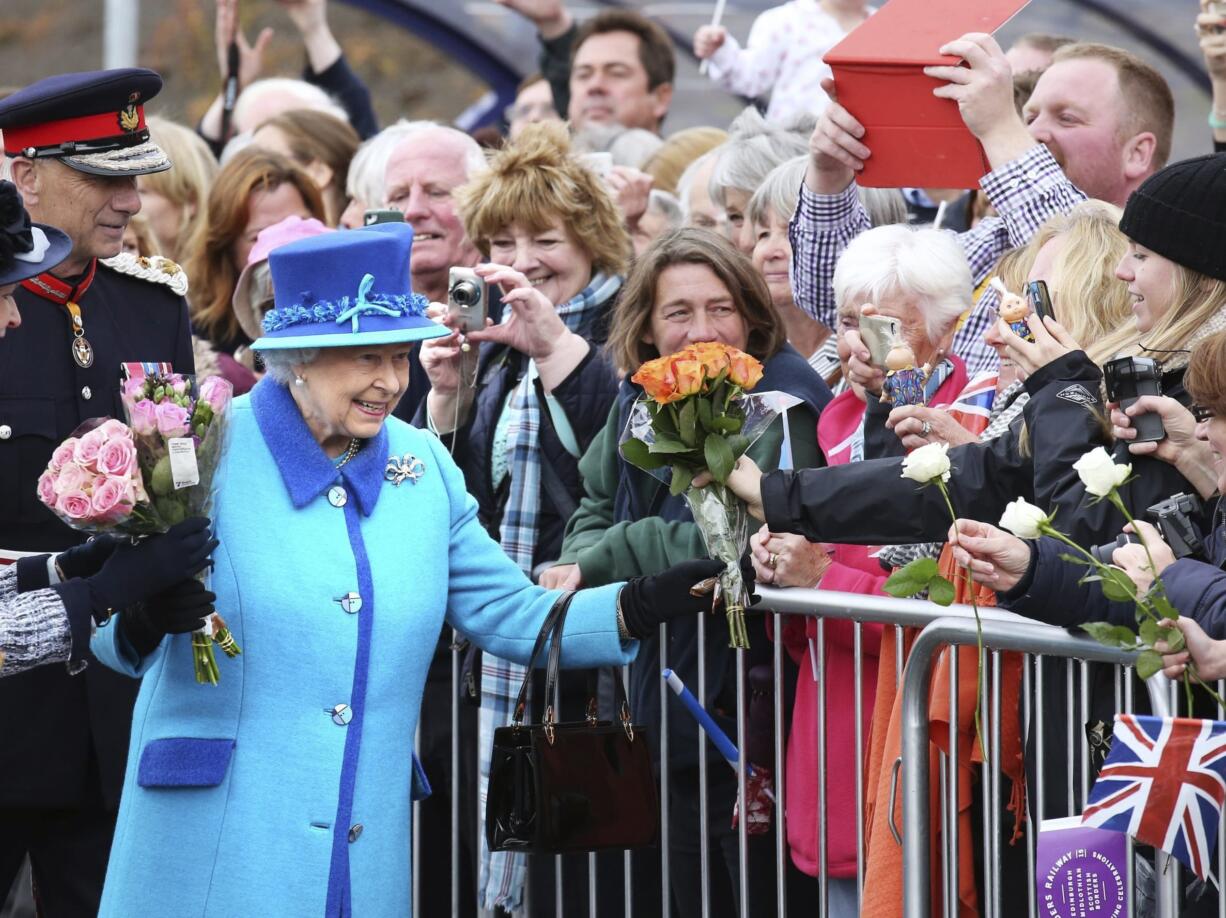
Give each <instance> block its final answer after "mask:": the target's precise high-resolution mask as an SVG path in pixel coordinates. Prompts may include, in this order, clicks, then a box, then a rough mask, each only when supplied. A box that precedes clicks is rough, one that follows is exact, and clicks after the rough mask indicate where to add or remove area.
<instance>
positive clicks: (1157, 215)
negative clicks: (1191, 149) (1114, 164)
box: [1120, 153, 1226, 280]
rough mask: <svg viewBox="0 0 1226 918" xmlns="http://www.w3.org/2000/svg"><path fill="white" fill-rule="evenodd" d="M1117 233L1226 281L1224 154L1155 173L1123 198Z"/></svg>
mask: <svg viewBox="0 0 1226 918" xmlns="http://www.w3.org/2000/svg"><path fill="white" fill-rule="evenodd" d="M1120 232H1122V233H1123V234H1124V235H1126V236H1127V237H1128V238H1129V239H1131V240H1133V241H1134V242H1139V243H1140V244H1141V245H1143V246H1145V247H1146V248H1147V249H1152V250H1153V251H1155V252H1157V253H1158V254H1159V255H1162V256H1163V257H1165V258H1169V259H1170V260H1171V261H1173V262H1175V263H1176V264H1179V265H1183V266H1184V267H1185V268H1191V269H1192V270H1193V271H1199V272H1200V273H1201V274H1207V275H1208V276H1209V277H1216V278H1217V279H1218V280H1226V245H1224V244H1223V242H1222V240H1223V238H1226V153H1213V154H1210V155H1208V156H1197V157H1195V158H1193V159H1185V160H1182V161H1180V162H1177V163H1172V164H1171V165H1169V166H1167V167H1166V168H1165V169H1161V170H1159V171H1158V172H1155V173H1154V174H1153V175H1151V176H1150V177H1149V178H1147V179H1146V180H1145V181H1144V182H1143V183H1142V184H1141V187H1140V188H1138V189H1137V190H1136V191H1134V192H1133V193H1132V197H1130V198H1129V199H1128V203H1127V204H1126V205H1125V206H1124V216H1123V217H1122V218H1121V219H1120Z"/></svg>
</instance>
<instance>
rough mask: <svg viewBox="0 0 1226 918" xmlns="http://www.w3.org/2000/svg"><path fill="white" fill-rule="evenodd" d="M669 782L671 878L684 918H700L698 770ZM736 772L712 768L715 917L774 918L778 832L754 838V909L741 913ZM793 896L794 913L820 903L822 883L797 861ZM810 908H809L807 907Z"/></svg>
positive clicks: (790, 876) (791, 873)
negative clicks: (804, 871)
mask: <svg viewBox="0 0 1226 918" xmlns="http://www.w3.org/2000/svg"><path fill="white" fill-rule="evenodd" d="M669 777H670V781H669V795H670V796H669V815H670V820H671V821H670V824H669V832H670V835H669V874H670V880H671V885H672V891H673V902H674V903H675V904H676V908H677V914H678V915H679V916H680V918H698V916H700V915H701V914H702V879H701V877H702V873H701V867H702V862H701V860H700V857H701V851H702V849H701V847H700V841H699V839H700V836H699V826H700V825H701V824H700V822H699V806H700V804H701V800H702V797H701V794H700V793H699V783H698V769H697V768H696V767H695V768H693V769H683V770H676V771H673V772H671V773H670V776H669ZM736 789H737V788H736V773H735V772H733V771H732V770H731V769H730V768H728V766H727V765H726V764H724V762H723V761H722V760H719V761H717V762H712V763H711V764H710V765H709V767H708V768H707V792H708V793H707V800H708V809H707V815H708V819H707V828H708V837H707V848H708V851H709V858H710V860H709V868H710V873H709V875H708V880H709V884H710V886H709V888H710V891H711V894H710V903H711V912H710V914H711V915H712V916H714V918H736V916H737V915H738V914H740V915H774V914H776V912H777V911H778V909H777V905H776V895H775V888H776V887H775V874H776V863H775V830H776V829H777V827H778V823H777V822H775V823H772V826H771V831H770V832H767V833H765V834H763V835H750V836H749V838H748V851H747V857H748V861H749V864H748V866H749V903H748V904H749V907H748V908H747V909H744V908H741V901H740V900H741V881H740V870H739V866H738V863H739V853H740V844H739V841H738V837H739V833H738V832H737V830H736V829H734V828H733V827H732V807H733V805H734V803H735V802H736ZM784 870H785V872H786V886H785V889H786V890H787V897H788V912H789V914H793V915H800V914H807V912H806V911H804V909H805V908H806V907H808V908H809V909H810V910H811V909H812V904H813V903H814V902H816V901H817V889H818V886H817V881H816V880H815V879H813V878H812V877H807V876H805V875H804V874H802V873H801V872H800V871H799V870H797V869H796V868H795V866H793V864H792V862H791V858H788V859H787V863H786V864H785V865H784ZM806 903H807V906H806Z"/></svg>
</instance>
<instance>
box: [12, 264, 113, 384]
mask: <svg viewBox="0 0 1226 918" xmlns="http://www.w3.org/2000/svg"><path fill="white" fill-rule="evenodd" d="M97 267H98V262H97V261H96V260H91V261H90V263H89V268H88V269H87V270H86V272H85V276H84V277H83V278H82V279H81V281H80V282H79V283H78V284H77V285H76V286H75V287H73V286H70V285H69V284H67V283H65V282H64V281H62V280H60V279H59V278H58V277H55V276H54V275H52V274H50V273H46V272H44V273H43V274H40V275H38V276H37V277H30V278H27V279H26V280H24V281H22V282H21V286H22V287H24V288H25V289H26V290H29V291H30V292H31V293H33V294H36V295H37V296H40V297H42V298H43V299H44V300H50V301H51V302H53V303H58V304H59V306H60V308H61V309H63V310H64V312H65V313H66V314H67V315H68V319H69V323H70V326H71V329H72V342H71V343H70V345H69V350H70V352H71V353H72V361H73V363H75V364H76V365H77V366H79V367H80V368H81V369H83V370H87V369H89V368H90V367H92V366H93V365H94V346H93V345H92V344H90V343H89V339H88V338H86V337H85V320H84V319H83V318H82V317H81V307H80V306H78V305H77V303H78V302H79V301H80V299H81V297H83V296H84V295H85V291H86V290H88V289H89V285H90V284H92V283H93V281H94V271H95V269H96V268H97Z"/></svg>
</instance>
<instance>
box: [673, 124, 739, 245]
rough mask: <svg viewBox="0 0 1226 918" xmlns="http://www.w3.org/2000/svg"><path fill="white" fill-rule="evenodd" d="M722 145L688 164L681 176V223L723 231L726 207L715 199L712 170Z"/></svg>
mask: <svg viewBox="0 0 1226 918" xmlns="http://www.w3.org/2000/svg"><path fill="white" fill-rule="evenodd" d="M721 149H722V145H721V146H719V147H716V148H715V149H714V150H710V151H708V152H706V153H704V154H702V156H700V157H698V158H697V159H696V160H694V161H693V162H692V163H690V164H689V165H688V166H686V167H685V171H683V172H682V173H681V177H680V178H678V179H677V200H678V201H679V202H680V204H681V225H682V226H696V227H698V228H699V229H707V230H711V231H712V232H715V233H720V234H721V235H727V234H726V233H724V229H723V226H724V209H723V208H722V207H721V206H720V205H718V204H716V203H715V202H714V201H713V200H711V173H712V172H713V171H714V169H715V161H716V160H717V159H718V158H719V151H720V150H721Z"/></svg>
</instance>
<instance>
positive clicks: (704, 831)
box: [661, 615, 711, 918]
mask: <svg viewBox="0 0 1226 918" xmlns="http://www.w3.org/2000/svg"><path fill="white" fill-rule="evenodd" d="M661 691H663V689H661ZM698 703H699V704H700V705H702V706H703V707H704V708H705V707H706V705H707V617H706V616H705V615H700V616H698ZM697 732H698V801H699V804H698V835H699V838H701V839H702V843H701V844H700V845H699V846H698V877H699V882H701V883H702V888H701V890H700V891H699V903H700V907H701V909H702V918H710V915H711V847H710V845H709V844H708V843H707V840H708V839H709V838H710V837H711V814H710V812H709V811H708V809H707V802H708V801H709V800H710V796H709V794H708V790H707V789H708V788H709V787H710V783H709V782H710V780H711V778H710V774H709V773H708V771H707V769H708V767H709V764H708V762H707V738H706V736H704V735H703V731H702V729H701V728H700V729H699V730H698V731H697Z"/></svg>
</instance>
